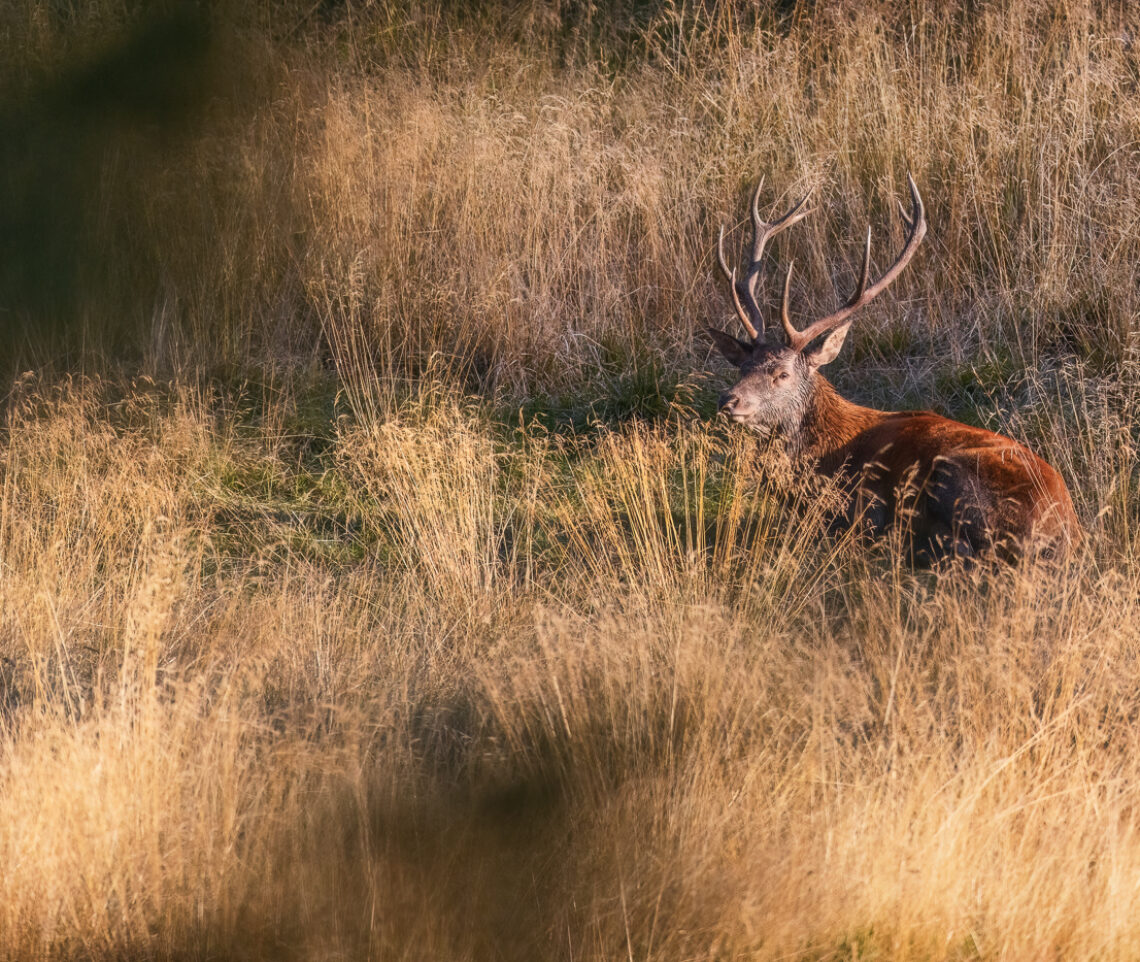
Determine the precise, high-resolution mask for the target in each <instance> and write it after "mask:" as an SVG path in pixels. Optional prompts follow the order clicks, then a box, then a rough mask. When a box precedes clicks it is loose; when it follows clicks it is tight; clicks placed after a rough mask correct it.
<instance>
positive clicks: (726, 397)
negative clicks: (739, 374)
mask: <svg viewBox="0 0 1140 962" xmlns="http://www.w3.org/2000/svg"><path fill="white" fill-rule="evenodd" d="M739 403H740V398H739V397H737V396H736V395H735V394H733V392H732V391H725V392H724V394H722V395H721V396H720V401H719V402H718V403H717V406H716V408H717V410H718V411H719V412H720V413H721V414H732V412H733V411H735V410H736V405H738V404H739Z"/></svg>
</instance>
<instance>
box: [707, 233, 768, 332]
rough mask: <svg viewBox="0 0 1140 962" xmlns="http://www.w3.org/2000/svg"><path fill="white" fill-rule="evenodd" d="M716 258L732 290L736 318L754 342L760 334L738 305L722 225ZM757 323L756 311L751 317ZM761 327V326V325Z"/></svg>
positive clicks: (738, 295)
mask: <svg viewBox="0 0 1140 962" xmlns="http://www.w3.org/2000/svg"><path fill="white" fill-rule="evenodd" d="M716 258H717V260H718V261H719V262H720V269H721V272H722V273H723V274H724V279H725V280H726V281H728V286H729V287H730V288H732V303H733V304H734V305H735V306H736V313H737V316H738V317H739V318H740V323H741V324H743V325H744V329H745V330H746V331H747V332H748V335H749V336H750V337H751V338H752V340H754V341H759V340H760V332H759V331H758V330H757V329H756V326H755V325H754V324H753V323H752V320H751V319H750V318H749V316H748V311H746V310H745V309H744V305H743V304H741V303H740V291H739V289H738V288H737V286H736V270H735V269H732V270H729V267H728V260H727V259H726V258H725V256H724V225H723V224H721V226H720V237H719V238H718V240H717V243H716ZM752 316H753V317H754V318H756V320H757V321H759V320H760V313H759V311H757V312H756V313H755V314H753V315H752ZM761 326H763V325H761Z"/></svg>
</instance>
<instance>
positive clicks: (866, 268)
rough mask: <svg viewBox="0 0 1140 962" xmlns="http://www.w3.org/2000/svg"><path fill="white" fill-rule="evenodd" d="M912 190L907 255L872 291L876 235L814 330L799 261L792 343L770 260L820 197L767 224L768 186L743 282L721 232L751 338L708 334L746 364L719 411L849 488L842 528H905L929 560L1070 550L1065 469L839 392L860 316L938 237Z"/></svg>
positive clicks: (919, 555)
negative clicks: (772, 321) (778, 239)
mask: <svg viewBox="0 0 1140 962" xmlns="http://www.w3.org/2000/svg"><path fill="white" fill-rule="evenodd" d="M907 182H908V184H909V185H910V195H911V200H912V203H913V210H912V213H911V215H910V216H909V217H908V216H907V215H906V213H905V211H903V219H904V220H905V222H906V227H907V238H906V243H905V244H904V245H903V249H902V252H901V253H900V254H899V256H898V257H897V258H895V261H894V263H893V264H891V266H890V267H889V268H887V270H886V272H885V273H884V274H883V276H882V277H880V278H879V279H878V280H876V281H875V282H874V283H868V280H869V274H870V266H871V231H870V228H868V229H867V241H866V245H865V246H864V248H863V267H862V270H861V272H860V277H859V283H858V286H857V287H856V288H855V293H854V294H853V295H852V297H851V299H850V300H849V301H848V302H847V303H846V304H844V305H843V306H842V307H841V308H840V309H839V310H837V311H836V312H835V313H834V314H829V315H828V316H827V317H823V318H820V319H819V320H817V321H814V322H812V323H811V324H809V325H807V326H806V327H805V328H804V329H803V330H796V329H795V328H794V327H793V326H792V323H791V320H790V318H789V316H788V290H789V287H790V283H791V276H792V269H791V265H789V266H788V273H787V277H786V278H785V280H784V293H783V299H782V302H781V306H780V321H781V323H782V325H783V328H784V332H785V334H786V335H787V344H786V345H784V344H776V343H771V342H769V341H767V340H765V338H764V336H763V334H762V333H761V332H762V331H763V330H764V320H763V316H762V314H761V311H760V306H759V304H758V303H757V299H756V290H757V284H758V280H759V275H760V266H761V265H760V261H761V258H762V257H763V254H764V248H765V246H766V245H767V243H768V241H770V240H771V239H772V238H773V237H775V236H776V235H777V234H779V233H780V232H781V231H783V230H786V229H787V228H789V227H791V226H792V225H793V224H796V223H798V222H799V221H800V220H802V219H803V218H804V217H806V216H807V215H808V213H809V211H808V210H806V209H805V208H804V204H805V203H806V202H807V197H804V198H803V199H802V200H801V201H800V202H799V203H798V204H796V205H795V207H793V208H792V209H791V210H789V211H788V212H787V213H786V214H784V216H783V217H781V218H780V219H779V220H776V221H773V222H772V223H765V222H764V221H763V220H762V219H761V217H760V209H759V202H760V188H761V187H762V186H763V180H761V182H760V185H759V186H757V188H756V193H755V194H754V195H753V198H752V224H753V228H754V237H753V241H752V256H751V258H750V259H749V261H748V265H747V267H746V268H745V270H744V273H743V275H742V276H741V277H740V278H739V279H738V278H737V275H736V271H735V270H729V267H728V263H727V261H726V260H725V256H724V229H723V228H722V229H721V232H720V241H719V243H718V247H717V253H718V255H719V260H720V266H721V270H722V271H723V272H724V275H725V278H726V279H727V280H728V283H729V287H730V290H731V292H732V300H733V304H734V305H735V307H736V313H737V315H738V316H739V317H740V322H741V323H742V324H743V325H744V328H745V330H747V331H748V334H749V335H750V337H751V341H741V340H738V339H737V338H735V337H732V336H730V335H729V334H726V333H724V332H723V331H718V330H715V329H713V328H709V334H710V335H711V336H712V339H713V342H714V343H715V344H716V347H717V349H718V350H719V351H720V353H721V354H723V355H724V356H725V357H726V358H727V359H728V360H729V361H730V362H732V363H733V364H735V365H736V366H737V367H739V368H740V380H739V381H737V383H736V384H735V385H733V386H732V387H731V388H730V389H729V390H727V391H725V392H724V393H723V394H722V395H721V397H720V405H719V407H720V413H721V414H723V415H725V416H727V417H728V418H731V419H732V420H733V421H734V422H736V423H737V424H743V425H745V426H746V427H749V428H752V429H753V430H755V431H758V432H760V433H761V434H763V435H765V436H775V437H781V438H782V439H783V441H784V444H785V446H786V449H787V451H788V454H789V455H790V456H791V457H792V458H793V461H794V463H796V464H797V465H799V466H800V467H803V468H807V469H809V470H814V471H815V472H816V473H817V474H820V475H823V476H824V477H827V478H834V479H835V480H836V481H837V482H839V490H840V492H841V494H842V497H843V506H842V508H841V509H840V510H839V511H838V512H837V515H836V517H835V520H834V526H835V527H838V528H845V527H850V526H852V525H854V524H857V523H861V524H863V525H865V526H866V528H867V529H868V530H869V531H870V532H871V533H872V534H874V535H881V534H884V533H886V532H887V531H889V530H890V529H891V528H892V526H894V525H895V524H896V522H899V521H903V520H904V519H905V521H906V523H907V524H909V532H910V546H911V551H912V555H913V558H914V560H915V561H916V562H917V563H919V564H932V563H935V562H938V561H940V560H942V559H948V558H973V557H986V556H996V557H999V558H1002V559H1005V560H1010V559H1012V558H1015V557H1017V556H1018V555H1020V554H1021V553H1022V552H1023V551H1026V550H1031V551H1034V552H1036V551H1039V550H1042V549H1045V550H1048V551H1050V552H1055V551H1057V550H1058V549H1061V550H1063V549H1065V548H1066V547H1068V546H1069V545H1070V544H1072V543H1074V542H1076V541H1077V540H1078V539H1079V538H1080V537H1081V527H1080V524H1079V522H1078V521H1077V517H1076V514H1075V513H1074V511H1073V502H1072V499H1071V498H1070V497H1069V492H1068V489H1067V488H1066V487H1065V482H1064V481H1063V480H1062V479H1061V476H1060V474H1058V473H1057V471H1056V470H1054V469H1053V468H1052V467H1051V466H1050V465H1048V464H1046V463H1045V462H1044V461H1043V460H1041V458H1039V457H1037V455H1035V454H1034V453H1033V452H1032V451H1030V450H1029V449H1028V448H1026V447H1025V446H1024V445H1021V444H1018V443H1017V442H1016V441H1013V440H1011V439H1009V438H1006V437H1002V436H1001V435H1000V434H994V433H993V432H992V431H986V430H983V429H982V428H974V427H970V426H968V425H965V424H960V423H958V422H957V421H951V420H949V419H948V418H944V417H939V416H938V415H937V414H934V413H932V412H930V411H902V412H894V411H878V410H875V409H874V408H866V407H861V406H860V405H858V404H853V403H851V402H850V401H847V400H845V399H844V398H842V397H840V396H839V394H838V393H837V392H836V390H835V388H833V387H832V386H831V384H830V383H829V382H828V381H827V379H826V378H825V377H824V376H823V375H822V374H820V373H819V369H820V368H821V367H823V365H825V364H827V363H829V362H830V361H833V360H834V359H835V356H836V355H837V354H838V353H839V349H840V348H841V347H842V346H843V340H844V338H845V337H846V336H847V331H848V329H849V328H850V326H851V318H852V315H853V314H854V313H855V312H856V311H857V310H858V309H859V308H860V307H862V306H863V305H865V304H867V303H869V302H870V301H871V300H873V299H874V298H876V297H878V295H879V294H881V293H882V292H883V291H885V290H886V289H887V287H889V286H890V284H891V282H893V281H894V280H895V278H896V277H898V276H899V274H901V273H902V272H903V269H904V268H905V267H906V266H907V264H908V263H909V262H910V260H911V258H912V257H914V253H915V251H916V250H917V249H918V245H919V244H920V243H921V242H922V238H923V236H924V235H925V234H926V216H925V212H924V211H923V207H922V198H921V197H920V196H919V193H918V188H917V187H916V186H915V183H914V180H913V178H911V177H910V175H909V174H908V175H907ZM899 209H900V211H902V205H901V204H900V205H899ZM824 335H827V336H826V338H825V339H824V340H823V341H822V343H820V344H818V345H817V346H814V347H813V346H812V345H813V344H814V343H815V342H816V341H817V340H819V339H820V338H822V337H824Z"/></svg>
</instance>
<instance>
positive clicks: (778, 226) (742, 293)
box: [716, 177, 811, 341]
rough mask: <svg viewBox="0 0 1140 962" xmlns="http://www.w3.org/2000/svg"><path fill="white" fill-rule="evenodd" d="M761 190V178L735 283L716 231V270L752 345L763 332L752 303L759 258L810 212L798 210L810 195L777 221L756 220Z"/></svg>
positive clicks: (762, 325)
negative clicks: (747, 252)
mask: <svg viewBox="0 0 1140 962" xmlns="http://www.w3.org/2000/svg"><path fill="white" fill-rule="evenodd" d="M763 186H764V178H763V177H761V178H760V183H758V184H757V185H756V190H755V191H754V192H753V194H752V231H753V234H752V256H751V258H750V259H749V261H748V266H747V267H746V268H745V269H744V275H743V277H742V278H741V280H740V281H739V282H737V280H736V271H735V270H730V269H729V267H728V261H727V260H726V259H725V256H724V227H723V226H722V227H721V229H720V239H719V240H718V241H717V248H716V250H717V260H718V261H719V262H720V269H721V271H722V272H723V273H724V277H725V280H727V281H728V284H729V288H730V289H731V291H732V302H733V306H735V308H736V314H737V316H738V317H739V318H740V323H741V324H743V325H744V329H745V330H746V331H747V332H748V334H749V335H750V336H751V338H752V340H753V341H759V340H760V339H761V336H762V335H761V333H760V332H761V331H763V330H764V315H763V314H762V313H761V312H760V305H759V304H758V303H757V302H756V285H757V282H758V281H759V279H760V267H761V264H760V262H761V258H763V256H764V248H765V247H766V246H767V244H768V241H770V240H771V239H772V238H773V237H775V236H776V235H777V234H779V233H780V232H781V231H783V230H786V229H787V228H789V227H791V226H792V225H793V224H796V223H799V221H801V220H803V219H804V218H805V217H807V215H808V214H810V213H811V210H810V209H809V210H802V209H801V208H802V207H803V206H804V204H806V203H807V199H808V197H809V196H810V193H811V192H810V191H809V192H808V193H807V194H804V196H803V197H802V198H800V201H799V203H797V204H796V205H795V207H793V208H792V209H791V210H789V211H788V212H787V213H786V214H785V215H784V216H783V217H781V218H780V219H779V220H775V221H772V222H771V223H768V222H766V221H764V220H763V219H762V218H761V217H760V191H761V189H762V188H763Z"/></svg>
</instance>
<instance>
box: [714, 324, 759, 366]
mask: <svg viewBox="0 0 1140 962" xmlns="http://www.w3.org/2000/svg"><path fill="white" fill-rule="evenodd" d="M705 331H706V332H707V333H708V335H709V337H711V338H712V342H713V344H715V345H716V349H717V350H718V351H720V353H721V354H723V355H724V356H725V359H726V360H728V361H729V362H731V363H732V364H735V365H736V366H737V367H740V366H741V365H742V364H743V363H744V362H745V361H747V360H748V358H749V356H750V355H751V354H752V345H751V344H745V343H744V342H743V341H738V340H737V339H736V338H735V337H733V336H732V335H731V334H725V333H724V331H718V330H717V329H716V328H715V327H706V328H705Z"/></svg>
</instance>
